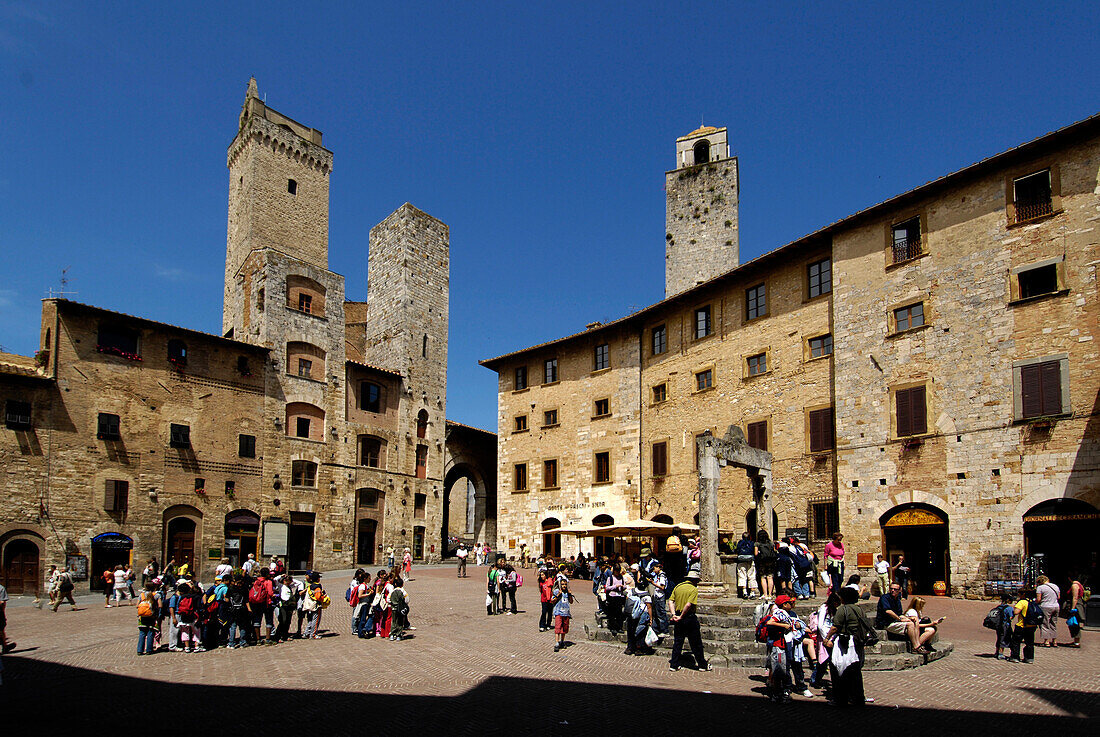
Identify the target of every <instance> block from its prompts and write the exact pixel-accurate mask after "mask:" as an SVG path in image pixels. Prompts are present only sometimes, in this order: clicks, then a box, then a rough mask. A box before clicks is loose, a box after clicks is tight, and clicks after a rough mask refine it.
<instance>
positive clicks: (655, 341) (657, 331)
mask: <svg viewBox="0 0 1100 737" xmlns="http://www.w3.org/2000/svg"><path fill="white" fill-rule="evenodd" d="M650 336H651V338H652V345H653V355H655V356H659V355H661V354H662V353H664V352H665V351H667V350H668V330H667V329H666V328H665V326H664V325H658V326H657V327H655V328H653V329H652V330H651V331H650Z"/></svg>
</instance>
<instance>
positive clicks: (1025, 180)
mask: <svg viewBox="0 0 1100 737" xmlns="http://www.w3.org/2000/svg"><path fill="white" fill-rule="evenodd" d="M1051 195H1052V192H1051V187H1050V169H1044V170H1043V171H1038V172H1035V173H1034V174H1028V175H1027V176H1026V177H1020V178H1019V179H1015V180H1013V182H1012V202H1013V204H1014V205H1015V209H1016V222H1017V223H1024V222H1027V221H1028V220H1035V219H1036V218H1041V217H1043V216H1044V215H1050V214H1052V213H1053V212H1054V198H1053V197H1052V196H1051Z"/></svg>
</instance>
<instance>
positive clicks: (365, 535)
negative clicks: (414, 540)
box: [355, 489, 386, 565]
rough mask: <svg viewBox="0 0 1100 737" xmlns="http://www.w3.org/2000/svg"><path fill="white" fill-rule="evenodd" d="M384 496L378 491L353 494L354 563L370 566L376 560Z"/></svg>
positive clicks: (384, 503) (365, 490) (379, 543)
mask: <svg viewBox="0 0 1100 737" xmlns="http://www.w3.org/2000/svg"><path fill="white" fill-rule="evenodd" d="M385 507H386V494H385V492H383V491H381V490H380V489H358V490H357V491H356V492H355V562H356V563H357V564H359V565H371V564H373V563H374V562H375V561H376V560H378V554H377V550H378V549H379V548H381V547H382V545H381V540H379V538H378V533H379V529H380V527H381V523H382V510H384V509H385Z"/></svg>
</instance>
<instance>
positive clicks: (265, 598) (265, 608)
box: [248, 568, 275, 645]
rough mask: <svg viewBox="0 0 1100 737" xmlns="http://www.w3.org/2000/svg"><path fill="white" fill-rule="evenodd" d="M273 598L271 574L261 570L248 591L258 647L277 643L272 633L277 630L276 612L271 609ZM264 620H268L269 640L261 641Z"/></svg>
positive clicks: (253, 631) (266, 570)
mask: <svg viewBox="0 0 1100 737" xmlns="http://www.w3.org/2000/svg"><path fill="white" fill-rule="evenodd" d="M273 596H274V589H273V587H272V585H271V573H270V571H268V569H267V568H261V569H260V575H259V577H258V578H257V579H256V580H255V581H253V582H252V587H251V588H250V589H249V590H248V604H249V608H250V609H251V610H252V633H253V635H254V636H255V637H256V644H258V645H272V644H274V643H275V640H273V639H272V637H271V634H272V632H274V630H275V627H274V624H275V619H274V616H273V615H274V612H273V611H272V608H271V599H272V597H273ZM264 620H267V639H265V640H261V639H260V623H261V622H263V621H264Z"/></svg>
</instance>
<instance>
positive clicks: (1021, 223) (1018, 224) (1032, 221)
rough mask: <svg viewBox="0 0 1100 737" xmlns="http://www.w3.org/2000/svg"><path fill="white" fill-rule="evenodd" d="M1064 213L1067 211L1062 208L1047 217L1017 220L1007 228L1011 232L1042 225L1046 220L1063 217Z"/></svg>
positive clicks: (1049, 213)
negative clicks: (1015, 229) (1029, 226)
mask: <svg viewBox="0 0 1100 737" xmlns="http://www.w3.org/2000/svg"><path fill="white" fill-rule="evenodd" d="M1063 212H1065V210H1063V209H1062V208H1058V209H1057V210H1053V211H1051V212H1048V213H1047V214H1046V215H1040V216H1039V217H1034V218H1031V219H1030V220H1016V221H1013V222H1011V223H1009V224H1008V225H1007V226H1006V227H1007V228H1008V229H1009V230H1012V229H1013V228H1022V227H1023V226H1025V225H1034V224H1035V223H1041V222H1043V221H1044V220H1050V219H1051V218H1053V217H1056V216H1058V215H1061V214H1062V213H1063Z"/></svg>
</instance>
